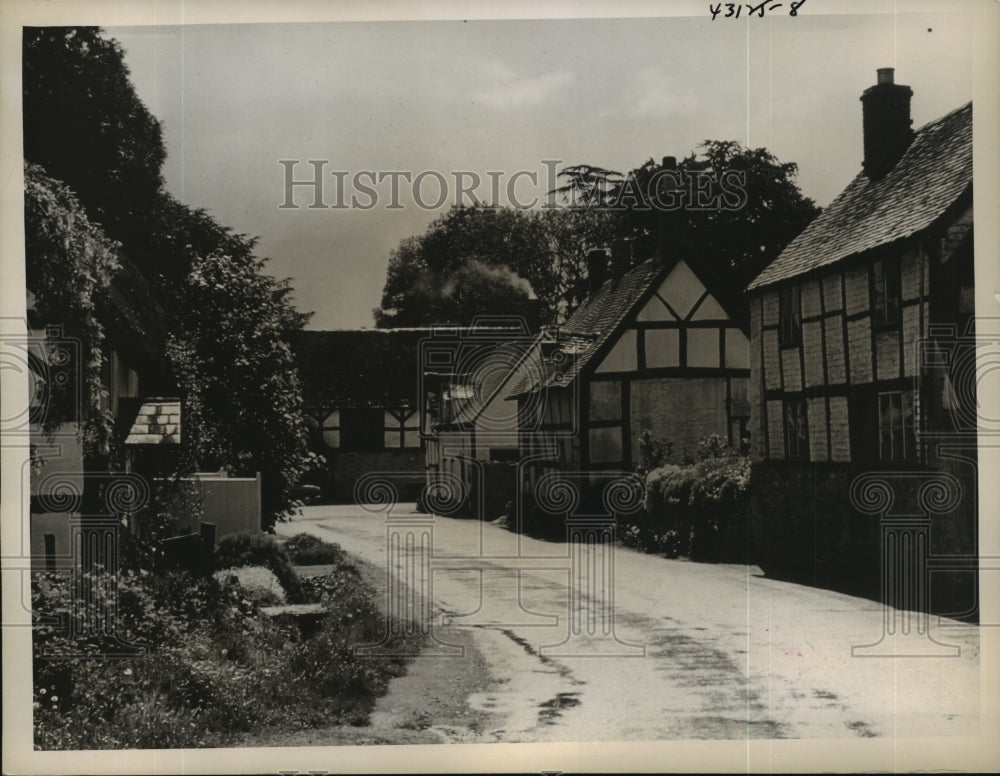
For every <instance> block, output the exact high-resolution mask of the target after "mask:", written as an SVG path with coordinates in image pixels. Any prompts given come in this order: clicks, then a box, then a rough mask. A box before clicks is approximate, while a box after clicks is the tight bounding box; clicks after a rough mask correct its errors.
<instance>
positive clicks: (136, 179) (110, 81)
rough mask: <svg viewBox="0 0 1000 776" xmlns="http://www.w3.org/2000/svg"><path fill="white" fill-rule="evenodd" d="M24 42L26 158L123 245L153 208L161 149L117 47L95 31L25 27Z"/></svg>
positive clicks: (157, 126)
mask: <svg viewBox="0 0 1000 776" xmlns="http://www.w3.org/2000/svg"><path fill="white" fill-rule="evenodd" d="M23 40H24V45H23V49H22V51H23V79H22V83H23V94H24V114H23V116H24V158H25V159H27V160H29V161H31V162H35V163H37V164H39V165H41V166H42V167H43V168H45V170H46V172H47V173H48V174H49V175H51V176H53V177H54V178H57V179H59V180H60V181H62V182H64V183H65V184H66V185H67V186H68V187H69V188H70V189H72V190H73V191H74V192H76V194H77V195H78V196H79V198H80V200H81V201H82V202H83V203H84V206H85V207H86V210H87V213H88V214H89V215H90V217H91V220H92V221H95V222H97V223H100V224H101V226H102V228H103V229H104V230H105V231H106V233H107V234H109V235H110V236H111V237H113V238H114V239H116V240H118V241H120V242H122V243H123V244H125V245H126V246H128V245H129V244H130V243H131V242H132V240H133V239H134V238H135V237H136V236H137V235H140V234H142V233H143V232H144V231H145V224H146V222H147V218H148V215H149V214H150V213H152V212H154V211H155V209H156V208H155V202H156V200H157V199H158V197H159V193H160V190H161V186H162V179H161V176H160V169H161V167H162V165H163V162H164V160H165V159H166V150H165V148H164V145H163V134H162V130H161V128H160V123H159V121H157V119H156V118H155V117H154V116H153V115H152V114H150V112H149V110H148V109H147V108H146V106H145V105H143V103H142V101H141V100H140V99H139V97H138V95H137V94H136V92H135V88H134V87H133V85H132V82H131V80H130V74H129V70H128V67H127V66H126V65H125V57H124V52H123V50H122V47H121V45H120V44H119V43H118V42H117V41H115V40H114V39H111V38H107V37H105V36H104V35H103V34H102V32H101V30H99V29H98V28H96V27H28V28H25V30H24V38H23ZM141 258H142V257H141V256H139V255H138V254H137V260H141Z"/></svg>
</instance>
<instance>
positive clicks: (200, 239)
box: [23, 27, 311, 526]
mask: <svg viewBox="0 0 1000 776" xmlns="http://www.w3.org/2000/svg"><path fill="white" fill-rule="evenodd" d="M23 62H24V135H25V157H26V159H27V160H29V162H32V164H29V165H28V166H27V167H26V172H25V181H26V192H25V196H26V202H25V204H26V213H25V219H26V229H27V245H26V248H27V252H26V255H27V269H28V282H29V287H30V288H31V290H32V291H34V292H35V294H36V303H37V306H38V308H39V313H40V314H41V315H42V317H43V319H45V320H50V321H69V322H70V323H71V324H72V329H73V332H72V333H73V336H78V337H82V341H83V343H84V348H83V349H84V351H85V352H84V370H85V379H86V385H87V393H86V396H85V406H84V407H83V413H84V418H83V419H84V421H85V422H84V425H83V428H84V433H85V443H86V445H87V448H86V449H87V450H88V451H90V456H91V459H92V460H93V459H94V456H98V455H105V456H106V455H107V450H108V445H109V444H110V443H111V442H112V441H113V435H112V434H111V419H110V417H109V416H108V415H107V413H106V412H105V411H104V410H103V409H102V407H103V406H104V405H103V399H102V392H103V391H104V390H105V389H104V386H103V384H102V382H101V360H102V357H103V353H102V348H103V345H104V328H103V326H102V325H101V319H100V314H99V307H100V305H99V304H96V305H95V301H96V302H98V303H99V302H100V300H101V298H102V296H104V295H106V294H107V293H108V288H109V285H110V282H111V277H112V275H113V273H114V272H115V271H116V270H117V268H118V261H119V259H120V258H121V257H120V255H119V254H118V253H117V251H119V250H121V251H122V253H123V254H124V255H125V256H128V257H129V258H131V259H133V261H134V263H135V264H136V265H137V266H138V267H139V269H140V270H141V271H142V273H143V274H144V275H145V276H146V277H147V278H148V279H149V280H150V281H151V285H152V290H153V293H154V294H155V296H156V298H157V300H158V301H159V302H160V304H161V305H162V306H163V307H164V309H165V310H166V313H167V320H166V321H165V325H166V327H167V329H168V332H167V333H168V340H169V342H168V352H167V355H168V360H169V362H170V366H171V367H172V369H173V371H174V373H175V375H174V376H175V378H176V381H177V384H178V387H179V389H180V392H181V398H182V399H183V400H184V402H185V407H186V417H185V420H184V427H185V433H184V434H183V435H182V446H183V447H184V450H185V456H184V458H185V468H187V469H194V468H202V467H209V466H211V467H215V466H224V467H226V468H228V469H229V470H230V471H231V472H232V473H233V474H253V473H254V472H255V471H260V472H262V474H263V477H262V479H263V500H264V505H263V507H264V516H263V519H264V524H265V526H269V525H271V524H272V523H273V521H274V520H275V519H276V518H277V517H278V516H280V515H281V514H282V513H283V512H284V510H285V509H286V508H287V507H288V505H289V503H290V489H291V486H292V485H294V484H295V481H296V479H297V478H298V476H299V474H300V473H301V472H302V470H303V469H304V467H306V466H308V465H310V463H311V459H310V456H309V454H308V453H307V451H306V450H305V439H306V430H305V425H304V421H303V418H302V412H301V391H300V389H299V385H298V381H297V377H296V373H295V368H294V364H293V362H292V358H291V353H290V350H289V347H288V344H287V343H288V341H289V339H290V337H291V335H292V332H294V331H296V330H299V329H301V328H302V327H303V326H304V324H305V322H306V320H307V319H308V316H306V315H302V314H300V313H298V312H297V311H296V310H295V308H294V306H293V305H292V302H291V288H290V286H289V284H288V282H287V281H278V280H276V279H275V278H273V277H271V276H270V275H269V274H268V273H267V272H266V260H262V259H259V258H257V257H256V256H255V254H254V248H255V241H254V240H252V239H249V238H247V237H246V236H245V235H241V234H236V233H234V232H233V231H232V230H231V229H229V228H228V227H225V226H223V225H222V224H220V223H218V222H217V221H216V220H215V219H214V218H212V217H211V216H210V215H208V213H207V212H205V211H204V210H193V209H191V208H189V207H188V206H186V205H184V204H183V203H181V202H178V201H177V200H176V199H175V198H174V197H172V196H171V195H170V194H169V193H168V192H166V191H165V190H164V188H163V181H162V177H161V173H160V170H161V166H162V164H163V161H164V159H165V155H166V153H165V149H164V145H163V139H162V133H161V129H160V125H159V122H158V121H157V120H156V119H155V118H154V117H153V116H152V115H151V114H150V113H149V111H148V110H147V109H146V107H145V106H144V105H143V104H142V101H141V100H140V99H139V98H138V96H137V95H136V92H135V89H134V87H133V85H132V83H131V81H130V79H129V72H128V68H127V67H126V65H125V61H124V53H123V51H122V48H121V46H120V45H119V44H118V43H117V42H116V41H114V40H113V39H107V38H105V37H103V34H102V32H101V31H100V30H99V29H97V28H92V27H77V28H56V27H52V28H28V29H25V31H24V49H23ZM43 168H44V169H43ZM46 173H47V174H46ZM50 176H51V177H50ZM55 178H58V179H59V180H54V179H55ZM52 417H53V418H55V417H56V416H55V415H53V416H52ZM92 468H95V469H96V468H100V464H95V465H94V466H93V467H92Z"/></svg>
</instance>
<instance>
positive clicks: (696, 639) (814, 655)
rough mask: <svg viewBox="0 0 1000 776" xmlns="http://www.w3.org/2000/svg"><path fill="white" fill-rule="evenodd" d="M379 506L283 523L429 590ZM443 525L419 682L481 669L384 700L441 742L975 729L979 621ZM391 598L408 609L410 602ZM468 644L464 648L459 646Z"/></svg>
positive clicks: (754, 573) (324, 510)
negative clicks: (905, 629)
mask: <svg viewBox="0 0 1000 776" xmlns="http://www.w3.org/2000/svg"><path fill="white" fill-rule="evenodd" d="M384 517H385V516H384V515H380V514H373V513H369V512H366V511H365V510H363V509H361V508H359V507H341V506H336V507H331V506H324V507H310V508H306V509H305V510H304V511H303V514H302V515H301V516H298V517H296V518H295V519H293V520H292V521H290V522H287V523H282V524H279V525H278V527H277V530H278V532H279V533H282V534H286V535H292V534H295V533H301V532H308V533H313V534H315V535H317V536H320V537H322V538H324V539H326V540H328V541H335V542H338V543H339V544H340V545H341V546H342V547H343V548H344V549H345V550H347V551H348V552H350V553H352V554H354V555H356V556H358V557H359V558H361V559H363V560H365V561H367V562H369V563H371V564H374V565H375V566H378V567H379V568H381V569H386V567H387V566H388V567H389V569H390V573H389V575H388V576H387V577H386V580H387V582H386V584H387V585H388V588H386V590H389V589H393V590H396V591H397V592H398V591H399V589H400V588H399V587H398V584H399V581H400V580H401V579H402V581H403V582H405V583H407V584H408V585H409V588H403V590H404V593H405V591H406V590H408V589H419V588H421V583H420V576H419V567H420V563H421V558H422V557H424V558H425V557H427V556H426V555H421V553H420V550H419V541H418V542H417V545H416V546H415V547H411V548H407V547H406V546H405V542H404V545H403V546H402V547H400V548H399V549H398V550H397V549H392V548H390V550H389V551H388V552H387V530H386V525H387V524H386V520H385V519H384ZM393 518H399V519H401V520H403V521H406V520H411V521H416V523H418V524H421V525H424V526H425V527H426V523H427V522H428V521H429V520H430V519H429V518H427V517H426V516H422V515H418V514H417V513H415V512H413V511H411V510H410V509H409V508H408V507H407V506H406V505H404V506H402V507H401V508H398V510H397V511H396V512H394V514H393ZM431 522H432V523H433V525H432V533H433V536H432V547H431V550H432V553H433V555H432V557H431V560H430V568H431V569H432V571H431V572H430V579H431V581H432V592H431V595H430V596H429V598H430V599H432V600H428V601H426V602H424V603H426V612H427V613H428V614H429V616H430V620H431V623H432V625H431V626H430V631H431V633H432V634H433V635H434V636H435V637H436V638H437V639H439V640H440V641H441V642H444V643H441V644H432V646H431V648H430V649H429V650H427V651H426V652H425V653H424V656H423V657H422V658H421V659H420V660H419V661H416V662H415V664H414V665H415V668H411V673H415V674H416V676H417V677H418V678H416V679H410V680H409V681H411V682H415V683H418V684H419V681H420V680H419V676H431V677H437V678H434V679H432V680H430V681H432V682H438V683H440V684H442V685H443V684H444V683H445V681H444V679H445V678H447V677H448V676H449V674H454V672H455V671H458V670H461V671H466V672H469V673H470V674H471V673H477V672H478V673H480V674H482V675H481V676H471V675H470V676H467V677H462V678H463V679H465V680H467V681H464V682H463V683H460V684H459V685H457V686H460V687H464V688H465V690H463V692H462V693H461V697H459V699H458V701H457V702H458V704H459V705H462V704H464V706H465V707H467V708H465V709H463V710H462V711H460V712H456V711H455V709H454V708H453V707H452V708H450V709H448V710H447V713H446V712H445V710H444V706H443V705H442V706H441V709H442V710H441V711H435V709H436V708H438V707H437V706H435V702H436V701H438V700H439V696H440V695H446V694H447V690H446V688H445V687H444V686H442V687H441V688H440V690H441V692H440V693H439V692H437V690H436V689H435V688H434V687H431V688H430V689H428V687H423V688H420V689H418V690H416V692H417V693H423V694H425V695H426V697H425V698H416V699H414V698H410V699H409V701H407V700H406V699H405V698H402V696H396V698H395V701H393V700H392V698H393V696H390V704H391V703H393V702H396V703H400V704H402V705H403V706H407V707H408V708H409V709H410V712H412V711H413V709H414V708H417V707H419V708H420V709H421V712H420V716H421V722H420V729H422V730H431V731H433V732H434V733H435V734H436V735H437V736H438V737H439V738H440V739H441V740H445V741H503V742H528V741H581V740H589V741H598V740H675V739H746V738H748V737H749V738H810V739H815V738H835V737H859V736H860V737H873V736H893V737H910V736H915V737H922V736H949V735H956V736H957V735H979V734H980V730H979V681H980V680H979V632H978V629H977V628H975V627H971V626H965V625H961V624H959V623H954V622H950V621H939V620H938V619H937V618H932V619H931V622H930V630H929V632H928V633H927V634H917V632H916V629H915V627H911V628H910V633H909V635H908V636H904V635H902V624H903V619H902V618H903V616H904V615H903V613H891V612H890V614H891V616H892V618H893V619H892V624H893V625H894V627H895V628H896V636H894V637H892V636H886V635H885V627H886V626H885V616H886V612H885V611H884V610H883V607H881V606H880V605H879V604H876V603H874V602H872V601H868V600H865V599H860V598H854V597H851V596H845V595H841V594H838V593H834V592H830V591H826V590H819V589H814V588H809V587H804V586H800V585H795V584H791V583H787V582H780V581H775V580H770V579H766V578H764V577H763V576H762V575H761V573H760V571H759V569H757V568H756V567H754V566H750V567H747V566H740V565H713V564H698V563H688V562H684V561H671V560H665V559H663V558H657V557H654V556H650V555H644V554H641V553H637V552H634V551H631V550H628V549H623V548H615V549H614V550H613V551H612V552H608V551H607V549H606V548H605V549H602V548H601V547H599V546H591V547H586V546H583V545H568V544H566V543H564V542H541V541H536V540H533V539H529V538H527V537H519V536H517V535H515V534H512V533H510V532H508V531H506V530H504V529H502V528H499V527H497V526H494V525H490V524H484V523H479V522H477V521H471V520H457V519H450V518H442V517H437V518H433V520H432V521H431ZM414 535H416V536H417V537H418V539H419V536H420V535H421V531H420V530H418V531H416V532H415V534H414ZM574 553H575V558H574ZM387 559H388V560H387ZM609 580H613V584H612V583H611V582H610V581H609ZM386 590H383V591H382V592H383V594H386ZM612 597H613V605H610V606H608V604H609V603H610V601H611V599H612ZM391 600H392V601H396V602H397V603H396V604H395V605H396V607H397V608H398V607H399V605H400V604H399V602H404V603H405V602H406V601H410V602H413V601H414V600H415V599H413V598H411V597H410V596H408V595H402V597H399V598H394V599H391ZM415 605H416V608H415V609H414V610H413V611H414V613H419V611H420V608H421V605H422V604H421V602H420V601H419V600H416V604H415ZM606 614H613V616H612V617H611V618H610V619H606V618H604V615H606ZM611 623H613V627H612V630H611V632H610V633H607V632H606V628H605V626H608V625H610V624H611ZM916 624H917V619H916V618H914V619H911V620H910V625H911V626H915V625H916ZM574 629H575V631H576V632H575V634H574ZM568 637H572V638H568ZM867 644H876V645H877V646H875V647H873V648H870V649H868V648H866V649H863V650H860V652H859V654H857V655H855V656H852V646H862V645H867ZM462 649H464V652H463V653H462V654H464V655H465V658H464V659H459V658H457V657H449V655H451V654H452V653H455V652H457V651H458V650H462ZM470 650H471V652H472V653H474V656H475V660H472V661H470V660H469V657H470ZM873 654H875V655H878V654H881V655H882V656H881V657H878V656H871V655H873ZM434 655H438V657H434ZM886 655H890V656H889V657H887V656H886ZM891 655H896V656H897V657H891ZM900 655H921V656H920V657H900ZM946 655H951V656H946ZM431 660H433V661H435V662H434V663H433V664H431V663H429V662H426V661H431ZM449 661H450V662H449ZM428 665H433V668H434V670H433V671H427V670H426V666H428ZM451 666H454V667H455V668H454V669H452V668H451ZM399 681H403V680H399ZM449 684H450V685H452V684H454V683H449ZM411 694H412V693H411ZM401 698H402V699H401ZM454 703H455V701H452V706H454ZM442 704H443V702H442ZM379 713H380V714H381V715H382V717H381V721H382V724H386V721H387V720H389V722H392V721H393V720H395V721H396V722H398V723H399V724H401V725H403V726H404V727H405V726H409V727H412V726H413V725H414V724H415V723H414V721H413V714H412V713H409V712H408V713H409V716H408V717H407V718H406V719H405V720H404V719H403V717H404V716H406V715H404V714H403V713H402V712H397V711H394V710H393V709H391V708H390V709H386V708H385V707H384V705H383V708H382V710H381V711H380V712H379Z"/></svg>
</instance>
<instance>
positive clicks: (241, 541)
mask: <svg viewBox="0 0 1000 776" xmlns="http://www.w3.org/2000/svg"><path fill="white" fill-rule="evenodd" d="M214 565H215V569H216V570H217V571H218V570H221V569H235V568H240V567H241V566H263V567H264V568H267V569H270V570H271V571H272V572H273V573H274V576H276V577H277V578H278V581H279V582H280V583H281V586H282V588H284V590H285V594H286V595H287V596H288V600H289V601H292V602H295V603H299V602H301V601H302V585H301V583H300V581H299V578H298V575H296V573H295V571H294V570H293V569H292V561H291V558H289V557H288V553H287V552H286V551H285V549H284V548H283V547H282V546H281V545H280V544H279V543H278V542H277V541H275V539H274V538H273V537H271V536H268V535H267V534H264V533H257V532H253V531H245V532H242V533H235V534H230V535H229V536H224V537H222V539H220V540H219V543H218V544H217V545H216V548H215V561H214Z"/></svg>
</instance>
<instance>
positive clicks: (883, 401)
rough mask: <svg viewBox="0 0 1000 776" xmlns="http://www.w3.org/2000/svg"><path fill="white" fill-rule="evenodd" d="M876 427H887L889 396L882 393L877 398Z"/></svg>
mask: <svg viewBox="0 0 1000 776" xmlns="http://www.w3.org/2000/svg"><path fill="white" fill-rule="evenodd" d="M878 425H879V428H884V427H886V426H888V425H889V394H887V393H882V394H879V397H878Z"/></svg>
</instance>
